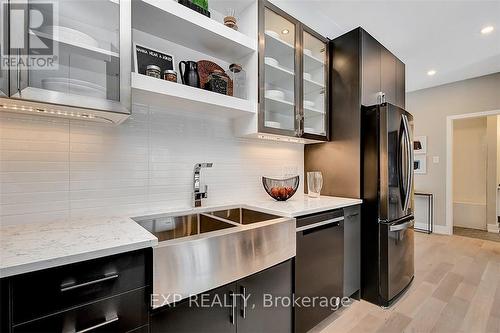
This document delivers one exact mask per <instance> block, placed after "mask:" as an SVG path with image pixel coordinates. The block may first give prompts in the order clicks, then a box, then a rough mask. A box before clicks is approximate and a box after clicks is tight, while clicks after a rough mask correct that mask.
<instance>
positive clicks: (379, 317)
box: [313, 233, 500, 333]
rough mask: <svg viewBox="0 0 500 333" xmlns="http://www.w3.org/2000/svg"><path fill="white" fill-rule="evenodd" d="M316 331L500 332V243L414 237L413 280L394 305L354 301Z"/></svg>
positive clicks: (456, 238)
mask: <svg viewBox="0 0 500 333" xmlns="http://www.w3.org/2000/svg"><path fill="white" fill-rule="evenodd" d="M313 331H314V332H321V333H341V332H349V333H354V332H356V333H357V332H380V333H392V332H397V333H399V332H405V333H417V332H418V333H420V332H443V333H448V332H450V333H455V332H463V333H480V332H495V333H500V243H496V242H491V241H486V240H480V239H474V238H468V237H461V236H441V235H434V234H433V235H426V234H421V233H416V235H415V280H414V281H413V284H412V286H411V287H410V289H409V290H408V291H407V292H406V294H405V295H404V296H403V297H402V298H401V299H400V300H399V301H398V302H397V303H396V304H394V305H393V306H392V307H391V308H389V309H386V310H384V309H382V308H380V307H377V306H375V305H372V304H370V303H367V302H365V301H361V302H354V303H353V304H352V305H351V306H350V307H349V308H344V309H342V310H341V311H337V312H336V313H335V314H333V315H332V316H331V317H329V318H327V319H326V320H325V321H324V322H322V323H321V324H320V325H319V326H318V327H316V328H315V329H314V330H313Z"/></svg>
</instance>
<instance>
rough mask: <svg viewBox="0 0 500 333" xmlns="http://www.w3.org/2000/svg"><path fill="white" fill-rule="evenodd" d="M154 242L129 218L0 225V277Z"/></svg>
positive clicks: (147, 233) (97, 256) (122, 250)
mask: <svg viewBox="0 0 500 333" xmlns="http://www.w3.org/2000/svg"><path fill="white" fill-rule="evenodd" d="M156 244H158V239H157V238H156V237H154V236H153V235H152V234H151V233H149V232H148V231H146V230H145V229H144V228H142V227H141V226H140V225H138V224H137V223H135V222H134V221H133V220H131V219H130V218H109V219H91V220H87V219H80V220H78V219H77V220H71V221H68V220H65V221H57V222H51V223H28V224H21V225H11V226H0V277H6V276H11V275H16V274H22V273H27V272H31V271H36V270H40V269H45V268H50V267H55V266H61V265H66V264H70V263H74V262H79V261H84V260H90V259H95V258H99V257H104V256H109V255H113V254H117V253H123V252H127V251H133V250H137V249H141V248H146V247H151V246H154V245H156Z"/></svg>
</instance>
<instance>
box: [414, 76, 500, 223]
mask: <svg viewBox="0 0 500 333" xmlns="http://www.w3.org/2000/svg"><path fill="white" fill-rule="evenodd" d="M499 87H500V73H495V74H491V75H487V76H482V77H478V78H474V79H469V80H464V81H460V82H455V83H451V84H446V85H442V86H438V87H434V88H429V89H422V90H418V91H414V92H411V93H408V94H407V98H406V107H407V110H408V111H409V112H411V113H412V114H413V115H414V117H415V135H416V136H419V135H425V136H427V154H428V155H429V160H428V163H427V174H425V175H415V190H418V191H422V192H431V193H433V194H434V204H435V206H434V207H435V214H434V223H435V225H437V226H438V227H439V226H444V225H445V224H446V219H445V215H446V214H445V207H446V201H445V199H446V181H445V180H446V118H447V117H448V116H451V115H459V114H465V113H473V112H481V111H490V110H497V109H500V93H499V91H500V90H499V89H500V88H499ZM434 156H437V157H439V163H433V159H432V158H433V157H434Z"/></svg>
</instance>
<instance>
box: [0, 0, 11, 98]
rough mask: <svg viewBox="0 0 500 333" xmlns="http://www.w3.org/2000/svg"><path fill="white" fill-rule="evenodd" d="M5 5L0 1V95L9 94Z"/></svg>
mask: <svg viewBox="0 0 500 333" xmlns="http://www.w3.org/2000/svg"><path fill="white" fill-rule="evenodd" d="M6 8H7V7H6V5H4V3H0V96H8V95H9V68H8V67H7V66H6V65H5V62H4V60H5V59H6V57H7V56H8V45H9V43H8V39H7V38H8V34H6V32H7V31H8V28H9V27H8V22H9V19H8V16H7V12H6V10H5V9H6Z"/></svg>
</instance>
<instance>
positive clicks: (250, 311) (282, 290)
mask: <svg viewBox="0 0 500 333" xmlns="http://www.w3.org/2000/svg"><path fill="white" fill-rule="evenodd" d="M292 275H293V272H292V263H291V261H286V262H284V263H282V264H280V265H277V266H274V267H271V268H269V269H267V270H265V271H262V272H260V273H257V274H254V275H252V276H249V277H247V278H245V279H242V280H240V281H238V292H239V294H240V295H241V297H240V298H239V300H240V302H239V317H238V333H250V332H273V333H279V332H283V333H285V332H286V333H290V332H292V308H291V307H292V305H293V303H290V302H291V300H292ZM247 297H248V300H247V302H246V304H245V302H244V301H243V298H247Z"/></svg>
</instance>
